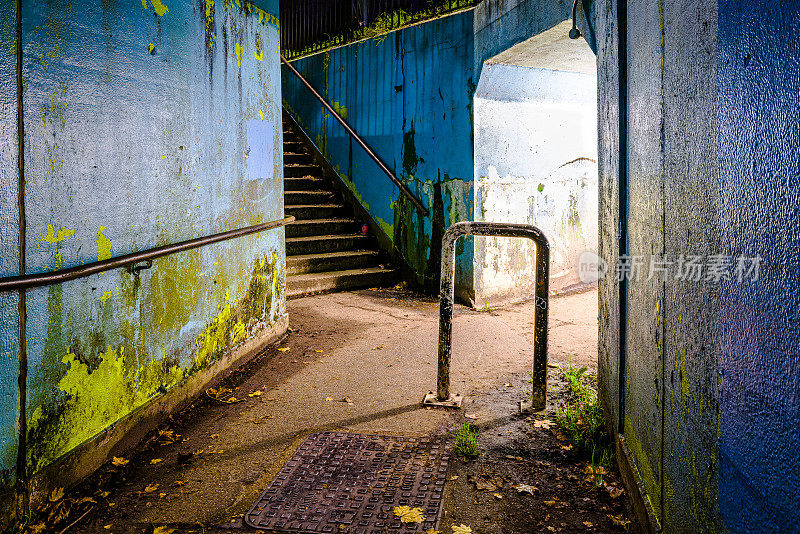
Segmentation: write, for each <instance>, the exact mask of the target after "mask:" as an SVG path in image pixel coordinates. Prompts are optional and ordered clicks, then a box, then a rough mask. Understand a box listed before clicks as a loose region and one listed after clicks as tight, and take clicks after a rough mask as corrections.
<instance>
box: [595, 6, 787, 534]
mask: <svg viewBox="0 0 800 534" xmlns="http://www.w3.org/2000/svg"><path fill="white" fill-rule="evenodd" d="M596 7H597V14H598V19H597V30H598V31H597V35H598V58H599V67H598V68H599V72H598V78H599V91H600V93H599V102H600V104H599V105H600V108H599V109H600V114H599V116H600V121H599V136H600V157H599V167H600V251H601V255H602V256H603V257H604V258H605V259H606V261H608V262H609V263H610V264H611V265H615V264H616V262H617V254H618V250H619V248H618V247H619V243H618V241H617V237H618V232H619V228H620V227H623V228H624V226H625V225H624V224H623V225H620V222H621V221H620V219H625V218H626V219H627V227H628V234H627V242H628V247H629V254H630V255H632V256H642V257H644V258H645V260H646V261H648V260H649V259H650V258H651V257H654V258H656V260H658V261H662V260H665V261H673V262H675V261H676V260H678V258H680V256H681V255H683V256H684V258H688V257H690V256H694V255H696V256H699V257H701V258H702V260H701V261H702V262H703V263H704V265H709V262H710V261H713V258H715V257H717V258H720V257H721V258H728V261H731V262H732V263H730V264H729V265H728V268H729V270H728V273H729V274H728V277H723V278H721V279H720V280H719V281H717V280H715V279H714V277H713V276H712V275H710V274H709V271H708V270H707V269H708V268H707V267H705V268H704V269H706V270H704V271H703V274H702V275H701V276H700V278H699V279H692V278H691V277H689V278H687V277H683V278H681V277H678V276H676V275H677V274H678V271H676V269H677V266H675V265H673V266H672V267H671V269H672V270H670V271H669V273H670V276H667V277H665V276H655V277H652V278H649V277H648V276H647V273H646V271H645V275H644V276H639V277H638V278H637V279H632V280H630V281H629V282H628V294H627V298H623V299H622V300H620V286H619V284H618V283H617V282H616V281H615V280H614V279H613V278H611V277H607V278H606V279H605V280H603V281H602V282H601V288H600V354H599V362H598V363H599V373H600V377H599V378H600V386H601V391H602V398H603V400H604V403H605V405H606V407H607V409H608V411H609V412H610V413H611V414H612V418H613V419H614V420H616V419H617V418H619V417H620V415H622V417H621V419H622V427H623V433H624V436H625V439H626V441H627V444H628V447H629V449H630V455H631V456H630V460H631V463H632V465H633V469H634V471H635V472H636V473H637V474H638V476H639V477H640V479H641V481H642V483H643V487H644V489H645V491H646V499H647V501H648V502H649V505H650V506H651V507H652V510H653V512H654V514H655V516H656V519H657V521H658V522H659V523H660V526H661V528H662V529H663V530H664V531H665V532H725V531H729V532H790V531H794V530H796V528H797V524H798V519H800V515H798V514H800V512H798V510H800V501H799V500H798V495H800V476H798V473H800V470H798V468H799V467H800V463H799V462H800V438H798V436H800V397H798V392H800V378H798V377H799V376H800V375H798V373H797V369H800V357H799V356H798V354H800V352H798V349H797V347H798V340H800V332H798V328H797V325H798V324H800V322H799V321H798V318H797V314H798V310H799V309H800V300H799V299H798V295H800V289H799V288H800V266H799V264H798V259H797V251H798V249H799V248H800V241H799V240H798V238H797V231H796V230H797V215H798V213H799V212H798V209H800V202H798V195H800V182H798V180H797V175H798V172H800V163H799V162H800V160H799V159H798V154H797V146H798V145H800V139H798V133H797V129H796V128H794V127H793V126H790V125H793V124H796V123H797V119H798V117H797V115H798V109H800V105H799V104H800V102H799V101H800V92H798V79H800V76H798V75H800V68H799V67H798V65H800V47H798V43H797V41H796V39H795V38H794V37H793V35H795V34H796V33H797V31H798V30H799V29H800V28H798V24H799V23H798V21H800V17H799V16H798V15H800V8H798V7H797V6H796V5H795V4H793V3H790V2H779V1H775V2H766V3H761V4H759V5H757V6H756V5H755V4H752V3H749V2H735V1H726V2H719V3H717V2H715V1H699V2H693V3H691V4H689V5H675V4H671V3H668V2H661V1H655V0H634V1H629V2H627V23H628V27H627V32H626V33H625V35H624V36H623V37H624V40H623V45H622V46H623V50H624V52H625V53H626V55H627V69H628V73H627V77H626V78H624V79H623V85H622V87H623V88H622V90H623V91H624V93H623V96H627V99H628V101H627V112H628V118H627V120H623V124H622V127H621V128H620V121H619V117H620V115H619V114H620V113H621V112H624V108H620V93H619V87H620V84H619V81H620V80H619V78H620V65H621V64H622V63H621V59H620V55H619V50H618V47H619V46H620V35H619V31H618V30H619V26H618V13H619V12H618V10H619V7H620V6H619V3H618V2H597V4H596ZM625 40H626V41H627V44H625ZM625 82H627V83H625ZM623 104H624V101H623ZM623 117H624V115H623ZM778 117H780V118H779V119H777V118H778ZM620 136H622V138H621V137H620ZM621 140H627V150H625V149H624V148H623V150H622V153H621V154H620V147H621V146H622V147H624V144H621ZM625 164H627V168H628V173H627V179H628V187H627V189H626V190H620V189H619V184H620V183H621V182H620V168H623V169H624V168H625ZM622 183H624V182H622ZM625 194H627V199H628V200H627V204H625V203H624V202H623V205H622V206H620V203H619V199H620V195H623V198H624V195H625ZM623 222H625V221H623ZM622 237H623V239H624V238H625V237H626V236H622ZM720 255H721V256H720ZM739 256H744V257H747V258H753V257H760V258H762V260H761V264H760V273H759V276H758V279H757V280H754V279H753V278H752V277H751V276H743V277H742V278H741V279H739V277H738V275H737V274H736V271H735V268H736V261H737V260H736V258H738V257H739ZM648 278H649V279H648ZM625 314H626V315H625ZM625 316H627V320H625V321H624V322H621V321H620V317H625ZM622 340H626V347H627V348H626V350H625V353H624V354H620V346H621V345H620V342H621V341H622ZM622 357H624V359H623V358H622ZM621 364H622V365H621ZM620 388H622V389H623V395H622V399H621V404H620V396H619V391H620Z"/></svg>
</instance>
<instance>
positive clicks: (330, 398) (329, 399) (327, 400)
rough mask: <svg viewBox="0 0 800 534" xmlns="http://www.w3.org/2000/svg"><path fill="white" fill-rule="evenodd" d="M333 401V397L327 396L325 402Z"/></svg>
mask: <svg viewBox="0 0 800 534" xmlns="http://www.w3.org/2000/svg"><path fill="white" fill-rule="evenodd" d="M332 401H333V397H325V402H332Z"/></svg>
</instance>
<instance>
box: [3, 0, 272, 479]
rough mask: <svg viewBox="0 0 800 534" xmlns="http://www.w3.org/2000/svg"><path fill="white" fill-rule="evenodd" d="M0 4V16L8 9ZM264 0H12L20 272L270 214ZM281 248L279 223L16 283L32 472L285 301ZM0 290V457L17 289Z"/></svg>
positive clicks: (11, 162)
mask: <svg viewBox="0 0 800 534" xmlns="http://www.w3.org/2000/svg"><path fill="white" fill-rule="evenodd" d="M3 2H4V3H3V6H2V7H3V9H2V15H1V16H2V17H12V19H13V14H14V10H13V7H12V6H11V3H10V2H9V1H8V0H3ZM272 4H275V5H266V6H265V7H266V8H267V9H269V12H268V11H264V10H262V9H260V8H255V7H254V6H252V5H250V4H247V3H240V2H239V0H232V1H231V0H224V1H217V2H212V1H210V0H209V1H207V2H203V1H196V2H191V1H178V0H163V2H162V1H159V0H142V1H141V2H138V1H137V2H127V3H118V2H92V1H89V0H78V1H75V2H71V3H67V2H24V10H23V13H22V20H23V42H22V47H23V54H24V56H23V57H24V66H23V76H24V79H25V85H24V92H23V97H22V98H23V106H24V113H25V116H24V119H25V139H24V141H25V152H24V158H25V166H26V175H25V191H24V193H25V204H26V214H27V226H26V228H25V236H26V243H27V246H26V251H27V269H26V270H27V272H28V273H36V272H46V271H52V270H57V269H61V268H67V267H72V266H75V265H80V264H84V263H88V262H92V261H97V260H98V259H105V258H108V257H114V256H119V255H122V254H126V253H130V252H134V251H137V250H142V249H146V248H149V247H154V246H157V245H163V244H167V243H174V242H177V241H181V240H185V239H190V238H194V237H200V236H203V235H208V234H211V233H215V232H220V231H224V230H230V229H234V228H239V227H242V226H247V225H251V224H256V223H259V222H262V221H268V220H274V219H280V218H282V217H283V186H282V170H281V169H282V151H281V145H282V134H281V131H282V130H281V113H280V85H279V84H280V79H279V76H280V69H279V61H278V49H279V43H278V36H279V29H278V21H277V19H276V18H275V16H274V15H271V14H270V12H271V13H277V3H276V2H273V3H272ZM6 8H7V9H6ZM11 25H12V26H13V20H12V21H11ZM0 32H2V33H0V40H2V46H0V49H2V50H1V51H0V59H2V61H3V64H4V65H5V64H6V62H7V61H8V60H9V58H11V57H12V56H11V53H10V51H12V50H15V49H14V47H13V46H12V45H14V40H15V39H14V38H13V37H9V36H10V35H11V34H10V33H9V21H6V20H5V18H4V19H3V20H2V21H0ZM9 39H11V40H10V41H9ZM10 64H11V65H13V62H12V63H10ZM7 72H8V71H7V69H5V68H3V69H2V79H0V84H2V86H0V98H1V99H2V100H0V103H1V104H2V107H0V123H2V133H0V136H2V137H0V142H1V144H0V158H1V159H0V169H2V170H0V172H2V174H0V188H1V189H0V191H1V192H2V199H3V202H2V218H0V235H2V236H3V239H2V263H0V275H7V274H16V261H17V260H16V257H17V256H16V252H15V249H16V247H17V243H18V241H17V239H16V237H15V236H17V235H18V234H19V221H18V220H17V218H16V210H17V205H16V187H17V173H16V171H15V170H13V169H15V168H16V159H15V158H16V152H15V150H16V143H17V136H16V128H15V127H14V126H13V124H14V122H15V120H16V114H15V109H16V94H17V88H16V84H15V82H13V81H9V80H7V79H6V78H7V77H9V75H8V74H7ZM11 72H12V75H13V73H14V69H12V71H11ZM6 236H8V239H6ZM284 263H285V249H284V237H283V230H282V229H281V230H273V231H268V232H265V233H262V234H259V235H256V236H250V237H245V238H240V239H238V240H235V241H228V242H224V243H220V244H216V245H213V246H208V247H204V248H201V249H197V250H194V251H187V252H183V253H179V254H175V255H171V256H167V257H165V258H162V259H159V260H156V261H155V262H154V264H153V267H152V268H151V269H149V270H145V271H143V272H142V274H141V276H139V277H135V276H133V275H131V274H129V273H128V272H127V271H125V270H119V269H117V270H111V271H107V272H105V273H102V274H99V275H94V276H92V277H89V278H85V279H79V280H75V281H72V282H67V283H64V284H60V285H56V286H51V287H45V288H39V289H34V290H31V291H29V292H28V300H27V312H28V330H27V342H28V365H29V374H28V405H27V414H28V422H29V426H28V440H29V445H30V446H29V449H28V451H27V457H28V465H29V470H30V472H31V474H34V473H36V472H38V471H40V470H41V469H43V468H44V467H46V466H47V465H49V464H50V463H52V462H53V461H54V460H56V459H57V458H59V457H61V456H62V455H64V454H66V453H68V452H69V451H71V450H73V449H74V448H75V447H76V446H78V445H79V444H81V443H83V442H85V441H86V440H87V439H89V438H91V437H92V436H94V435H95V434H97V433H98V432H100V431H102V430H103V429H105V428H107V427H108V426H109V425H111V424H113V423H114V422H115V421H117V420H119V419H120V418H122V417H125V416H126V415H128V414H129V413H131V412H132V411H133V410H135V409H136V408H138V407H139V406H141V405H143V404H145V403H147V402H148V401H150V400H151V399H153V398H155V397H157V396H158V395H160V394H162V393H163V392H164V391H166V390H167V389H169V388H170V387H172V386H174V385H175V384H178V383H180V382H181V381H182V380H184V379H185V378H186V377H187V376H190V375H191V374H193V373H195V372H197V371H199V370H202V369H205V368H206V367H208V366H209V365H210V364H211V363H213V362H214V361H216V360H217V359H219V358H220V357H221V356H222V355H223V354H224V353H226V352H227V351H229V350H230V349H231V348H232V347H233V346H235V345H237V344H238V343H241V342H242V341H244V340H246V339H248V338H249V337H251V336H253V335H254V334H255V333H256V332H257V331H259V330H260V329H262V328H264V327H266V326H268V325H270V324H272V323H274V322H275V321H276V320H277V319H278V318H279V317H281V316H282V315H283V314H284V313H285V306H284V294H285V290H284ZM0 306H2V312H3V324H2V330H1V331H0V355H2V360H0V371H2V375H1V376H0V402H2V403H3V404H2V408H3V410H2V413H3V415H2V417H3V419H0V446H2V450H0V468H2V469H3V470H4V471H6V472H7V471H8V470H9V467H10V465H11V462H12V458H13V456H14V454H15V453H14V434H15V430H14V428H13V427H14V426H15V420H14V419H15V416H14V413H15V412H14V404H15V402H16V394H17V392H16V388H14V387H13V386H10V385H9V384H11V382H12V381H16V376H17V365H18V364H17V361H16V352H17V346H16V340H15V336H16V335H17V334H16V330H17V327H16V320H17V319H16V307H15V306H16V297H15V296H14V295H8V294H4V295H2V296H0ZM12 400H13V401H14V402H12Z"/></svg>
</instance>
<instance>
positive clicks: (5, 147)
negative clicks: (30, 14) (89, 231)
mask: <svg viewBox="0 0 800 534" xmlns="http://www.w3.org/2000/svg"><path fill="white" fill-rule="evenodd" d="M14 13H15V5H14V1H13V0H2V1H0V276H14V275H17V274H19V272H18V271H19V215H18V209H17V192H18V189H17V181H18V180H17V162H18V160H17V80H16V69H15V68H14V66H15V65H16V39H17V35H16V26H15V19H14ZM18 302H19V297H18V296H17V294H16V293H10V294H9V293H0V488H2V487H3V486H5V487H7V486H8V485H9V484H11V483H13V481H14V471H15V466H16V462H17V459H16V457H17V436H18V430H17V415H18V411H17V406H18V404H19V402H18V399H17V370H18V369H19V358H18V354H19V349H18V345H17V343H18V341H19V320H18V316H17V305H18ZM0 491H1V490H0Z"/></svg>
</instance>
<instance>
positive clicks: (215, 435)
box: [208, 434, 219, 439]
mask: <svg viewBox="0 0 800 534" xmlns="http://www.w3.org/2000/svg"><path fill="white" fill-rule="evenodd" d="M208 437H209V438H211V439H215V438H218V437H219V434H211V435H210V436H208Z"/></svg>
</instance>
